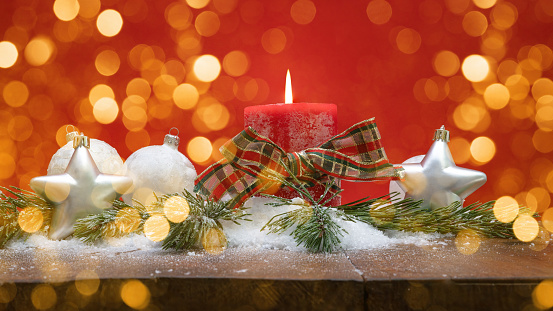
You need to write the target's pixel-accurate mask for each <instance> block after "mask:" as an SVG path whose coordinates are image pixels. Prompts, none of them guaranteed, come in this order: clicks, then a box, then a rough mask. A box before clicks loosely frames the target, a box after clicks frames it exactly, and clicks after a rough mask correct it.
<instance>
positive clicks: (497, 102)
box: [484, 83, 511, 110]
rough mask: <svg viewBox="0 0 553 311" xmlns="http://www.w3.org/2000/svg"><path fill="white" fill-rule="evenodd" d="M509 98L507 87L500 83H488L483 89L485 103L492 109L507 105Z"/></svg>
mask: <svg viewBox="0 0 553 311" xmlns="http://www.w3.org/2000/svg"><path fill="white" fill-rule="evenodd" d="M510 98H511V96H510V93H509V89H507V87H506V86H505V85H503V84H501V83H493V84H490V85H489V86H488V87H487V88H486V90H485V91H484V101H485V102H486V105H487V106H488V107H489V108H491V109H494V110H497V109H501V108H504V107H505V106H507V104H508V103H509V99H510Z"/></svg>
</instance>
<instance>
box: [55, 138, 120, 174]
mask: <svg viewBox="0 0 553 311" xmlns="http://www.w3.org/2000/svg"><path fill="white" fill-rule="evenodd" d="M77 135H79V133H78V132H71V133H67V135H66V137H65V138H66V140H67V144H65V145H64V146H63V147H61V148H60V149H59V150H58V151H56V153H54V155H53V156H52V159H51V160H50V164H48V170H47V173H46V174H47V175H60V174H63V173H64V172H65V169H66V168H67V165H68V164H69V160H71V157H72V156H73V152H74V151H75V149H74V148H73V137H75V136H77ZM89 151H90V155H91V156H92V159H93V160H94V162H95V163H96V166H97V167H98V170H100V173H102V174H113V175H118V174H121V173H122V169H123V159H121V157H120V156H119V153H117V150H115V148H113V147H112V146H110V145H109V144H107V143H106V142H103V141H101V140H98V139H94V138H92V139H90V149H89Z"/></svg>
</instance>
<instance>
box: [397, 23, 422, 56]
mask: <svg viewBox="0 0 553 311" xmlns="http://www.w3.org/2000/svg"><path fill="white" fill-rule="evenodd" d="M396 44H397V48H398V49H399V50H400V51H401V52H403V53H405V54H413V53H415V52H416V51H418V50H419V48H420V46H421V36H420V35H419V33H418V32H417V31H416V30H414V29H411V28H404V29H402V30H401V31H400V32H399V33H398V34H397V37H396Z"/></svg>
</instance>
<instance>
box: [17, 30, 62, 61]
mask: <svg viewBox="0 0 553 311" xmlns="http://www.w3.org/2000/svg"><path fill="white" fill-rule="evenodd" d="M55 47H56V46H55V44H54V43H53V42H52V40H50V39H49V38H47V37H43V36H39V37H35V38H33V39H32V40H31V41H29V43H28V44H27V46H26V47H25V59H26V60H27V62H28V63H29V64H30V65H32V66H41V65H44V64H46V63H47V62H48V61H49V60H50V58H51V57H52V55H53V54H54V50H55Z"/></svg>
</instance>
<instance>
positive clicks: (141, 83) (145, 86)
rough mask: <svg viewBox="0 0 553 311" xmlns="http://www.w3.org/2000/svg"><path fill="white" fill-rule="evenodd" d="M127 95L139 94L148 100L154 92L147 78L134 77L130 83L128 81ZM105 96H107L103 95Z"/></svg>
mask: <svg viewBox="0 0 553 311" xmlns="http://www.w3.org/2000/svg"><path fill="white" fill-rule="evenodd" d="M126 92H127V96H129V97H130V96H132V95H137V96H140V97H142V98H143V99H144V100H148V99H149V98H150V95H151V94H152V88H151V87H150V84H149V83H148V81H147V80H145V79H142V78H134V79H132V80H131V81H129V83H127V89H126ZM101 97H105V96H101Z"/></svg>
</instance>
